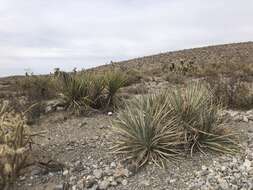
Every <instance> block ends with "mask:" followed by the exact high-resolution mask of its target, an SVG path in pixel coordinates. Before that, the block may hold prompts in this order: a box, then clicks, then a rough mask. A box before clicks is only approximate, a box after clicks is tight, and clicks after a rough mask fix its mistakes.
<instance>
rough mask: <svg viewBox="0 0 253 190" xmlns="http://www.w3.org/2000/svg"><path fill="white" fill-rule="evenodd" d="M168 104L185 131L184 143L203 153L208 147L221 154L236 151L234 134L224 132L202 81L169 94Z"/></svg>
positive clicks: (192, 149) (217, 108) (215, 106)
mask: <svg viewBox="0 0 253 190" xmlns="http://www.w3.org/2000/svg"><path fill="white" fill-rule="evenodd" d="M168 97H169V98H168V101H169V107H170V108H171V109H172V111H173V113H174V116H175V117H176V118H177V122H178V124H179V127H180V128H182V130H184V133H185V135H184V136H185V142H186V143H187V145H188V146H189V148H190V152H191V155H192V153H193V152H194V151H201V152H203V153H204V151H205V150H206V149H210V150H214V151H217V152H220V153H235V152H236V151H237V148H238V147H237V145H236V142H235V141H234V139H233V138H234V134H230V133H228V134H227V133H224V132H225V131H229V130H225V129H224V128H223V127H221V125H219V124H220V118H219V115H218V111H219V109H220V106H219V105H217V104H215V103H214V101H213V96H212V94H211V93H210V92H209V90H208V89H207V88H206V87H205V86H204V85H201V84H200V83H196V84H195V83H194V84H190V85H188V86H187V87H186V88H178V89H175V90H173V91H172V92H170V93H169V95H168Z"/></svg>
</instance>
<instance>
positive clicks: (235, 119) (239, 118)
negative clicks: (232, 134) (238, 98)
mask: <svg viewBox="0 0 253 190" xmlns="http://www.w3.org/2000/svg"><path fill="white" fill-rule="evenodd" d="M233 120H234V121H238V122H239V121H243V117H242V116H241V115H236V116H235V117H233Z"/></svg>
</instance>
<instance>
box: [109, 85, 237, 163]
mask: <svg viewBox="0 0 253 190" xmlns="http://www.w3.org/2000/svg"><path fill="white" fill-rule="evenodd" d="M219 109H220V106H219V105H217V104H215V103H214V101H213V96H212V93H210V92H209V90H208V89H207V88H206V87H205V86H204V85H200V84H199V83H197V84H190V85H189V86H187V87H186V88H176V89H172V90H168V91H165V92H163V93H160V94H156V95H150V96H141V98H137V99H135V100H134V101H132V102H129V103H128V104H127V106H126V109H125V110H123V111H121V112H120V113H119V114H118V117H117V119H116V120H115V121H114V124H113V126H114V129H115V131H116V137H118V138H117V139H116V140H115V144H116V145H115V147H113V149H114V151H115V153H119V154H123V155H124V156H125V157H126V158H127V159H134V161H135V162H136V163H137V165H138V166H139V167H141V166H143V165H144V164H145V163H147V162H148V161H153V162H154V163H156V164H157V165H159V166H163V167H164V166H165V162H166V161H169V160H175V159H177V158H178V157H180V156H182V155H185V154H187V153H190V154H191V155H192V154H193V153H194V152H196V151H200V152H202V153H205V152H206V151H207V150H212V151H215V152H218V153H229V154H233V153H236V152H237V151H238V149H239V146H238V145H237V144H236V140H235V134H233V133H232V132H231V131H230V130H229V129H228V128H225V127H222V125H220V122H221V120H220V118H219V115H218V111H219Z"/></svg>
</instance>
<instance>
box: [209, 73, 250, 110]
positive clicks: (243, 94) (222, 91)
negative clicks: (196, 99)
mask: <svg viewBox="0 0 253 190" xmlns="http://www.w3.org/2000/svg"><path fill="white" fill-rule="evenodd" d="M205 81H206V82H207V84H208V86H209V88H211V89H213V96H214V99H215V101H216V102H221V103H222V104H223V105H224V106H225V107H227V108H232V109H233V108H238V109H251V108H252V107H253V92H252V89H251V88H250V85H249V83H248V82H245V81H244V80H243V78H241V77H237V76H234V77H229V78H226V77H224V76H219V77H215V78H214V77H208V78H206V80H205Z"/></svg>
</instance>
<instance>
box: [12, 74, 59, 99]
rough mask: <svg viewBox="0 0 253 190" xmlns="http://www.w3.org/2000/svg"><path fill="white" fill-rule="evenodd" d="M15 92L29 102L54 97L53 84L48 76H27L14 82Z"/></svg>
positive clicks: (54, 89)
mask: <svg viewBox="0 0 253 190" xmlns="http://www.w3.org/2000/svg"><path fill="white" fill-rule="evenodd" d="M16 86H17V90H18V91H19V92H21V93H22V94H24V95H25V96H27V97H28V99H29V100H30V101H35V100H36V101H38V100H45V99H50V98H52V97H55V96H56V93H57V92H56V88H55V83H54V81H53V80H52V78H51V77H50V76H36V75H27V76H25V77H24V78H22V79H19V80H17V81H16Z"/></svg>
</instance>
